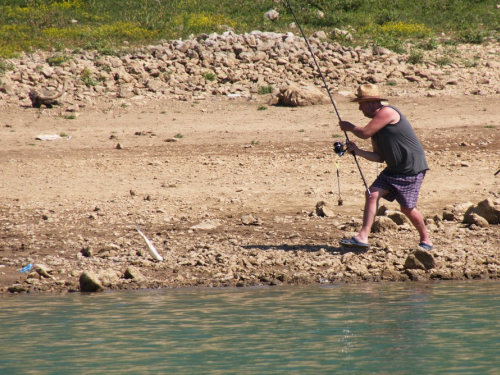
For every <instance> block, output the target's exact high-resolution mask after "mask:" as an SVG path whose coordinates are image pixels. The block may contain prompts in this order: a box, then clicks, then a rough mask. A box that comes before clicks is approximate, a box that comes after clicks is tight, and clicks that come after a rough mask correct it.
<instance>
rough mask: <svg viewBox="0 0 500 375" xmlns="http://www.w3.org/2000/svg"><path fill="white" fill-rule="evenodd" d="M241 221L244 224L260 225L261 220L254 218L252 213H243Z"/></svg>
mask: <svg viewBox="0 0 500 375" xmlns="http://www.w3.org/2000/svg"><path fill="white" fill-rule="evenodd" d="M241 222H242V223H243V224H244V225H262V220H261V219H258V218H255V217H254V216H253V215H252V214H248V215H243V216H242V217H241Z"/></svg>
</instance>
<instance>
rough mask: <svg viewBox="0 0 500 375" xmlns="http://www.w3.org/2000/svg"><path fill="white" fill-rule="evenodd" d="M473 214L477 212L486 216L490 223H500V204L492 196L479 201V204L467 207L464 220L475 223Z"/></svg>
mask: <svg viewBox="0 0 500 375" xmlns="http://www.w3.org/2000/svg"><path fill="white" fill-rule="evenodd" d="M472 214H477V215H479V216H481V217H483V218H485V219H486V220H487V221H488V223H489V224H499V223H500V204H499V202H495V201H493V200H492V199H490V198H487V199H485V200H484V201H482V202H479V203H478V204H477V206H471V207H469V208H468V209H467V212H465V215H464V222H465V223H468V224H474V220H475V219H474V217H473V216H472Z"/></svg>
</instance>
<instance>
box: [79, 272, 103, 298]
mask: <svg viewBox="0 0 500 375" xmlns="http://www.w3.org/2000/svg"><path fill="white" fill-rule="evenodd" d="M80 290H81V291H82V292H85V293H87V292H90V293H94V292H102V291H103V290H104V287H103V286H102V284H101V281H100V280H99V278H98V277H97V275H96V274H95V273H94V272H91V271H86V272H84V273H82V274H81V275H80Z"/></svg>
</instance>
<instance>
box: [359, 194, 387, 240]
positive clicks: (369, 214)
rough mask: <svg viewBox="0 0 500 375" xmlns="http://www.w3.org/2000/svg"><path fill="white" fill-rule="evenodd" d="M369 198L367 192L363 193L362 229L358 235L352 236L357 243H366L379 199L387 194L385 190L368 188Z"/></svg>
mask: <svg viewBox="0 0 500 375" xmlns="http://www.w3.org/2000/svg"><path fill="white" fill-rule="evenodd" d="M370 193H371V197H370V196H369V195H368V192H366V193H365V209H364V212H363V227H362V228H361V230H360V231H359V233H358V234H357V235H356V236H354V238H356V239H357V240H358V241H360V242H364V243H368V236H369V235H370V232H371V229H372V225H373V221H374V220H375V215H376V214H377V210H378V203H379V201H380V198H381V197H383V196H384V195H386V194H387V193H388V191H387V190H382V189H378V188H374V187H370Z"/></svg>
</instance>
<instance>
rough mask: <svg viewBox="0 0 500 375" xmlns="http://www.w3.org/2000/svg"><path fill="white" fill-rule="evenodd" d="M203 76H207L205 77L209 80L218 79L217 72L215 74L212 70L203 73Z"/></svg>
mask: <svg viewBox="0 0 500 375" xmlns="http://www.w3.org/2000/svg"><path fill="white" fill-rule="evenodd" d="M203 77H205V79H206V80H207V81H211V82H213V81H215V80H217V74H215V73H214V72H212V71H208V72H205V73H203Z"/></svg>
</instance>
